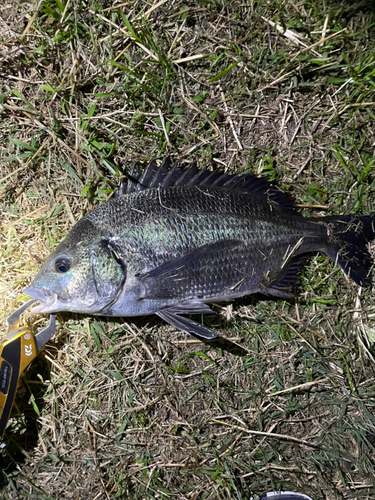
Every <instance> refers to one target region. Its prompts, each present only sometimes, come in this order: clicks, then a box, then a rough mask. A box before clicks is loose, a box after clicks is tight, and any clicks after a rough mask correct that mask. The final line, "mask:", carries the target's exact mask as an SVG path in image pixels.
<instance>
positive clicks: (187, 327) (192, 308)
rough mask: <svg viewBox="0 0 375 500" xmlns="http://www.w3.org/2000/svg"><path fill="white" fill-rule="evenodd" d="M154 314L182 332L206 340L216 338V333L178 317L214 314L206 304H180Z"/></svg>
mask: <svg viewBox="0 0 375 500" xmlns="http://www.w3.org/2000/svg"><path fill="white" fill-rule="evenodd" d="M156 314H157V315H158V316H160V317H161V318H162V319H164V321H166V322H167V323H169V324H170V325H172V326H174V327H175V328H178V329H179V330H181V331H182V332H185V333H188V334H190V335H195V336H196V337H200V338H203V339H208V340H210V339H214V338H216V337H217V335H216V333H215V332H214V331H213V330H211V329H210V328H207V327H206V326H204V325H201V324H199V323H197V322H196V321H193V320H192V319H189V318H185V317H184V316H180V314H214V313H213V311H211V309H210V308H209V306H208V305H207V304H203V303H195V302H191V303H189V302H188V303H186V304H184V303H181V304H177V305H176V306H174V307H169V308H167V309H162V310H161V311H158V312H157V313H156Z"/></svg>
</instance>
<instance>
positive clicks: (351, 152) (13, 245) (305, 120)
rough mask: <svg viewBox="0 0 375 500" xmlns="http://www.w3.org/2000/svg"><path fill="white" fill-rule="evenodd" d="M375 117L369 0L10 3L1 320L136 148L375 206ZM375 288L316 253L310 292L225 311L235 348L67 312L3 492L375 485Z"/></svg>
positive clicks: (4, 51) (345, 207)
mask: <svg viewBox="0 0 375 500" xmlns="http://www.w3.org/2000/svg"><path fill="white" fill-rule="evenodd" d="M374 113H375V12H374V3H373V2H371V1H370V2H366V1H364V2H363V1H362V2H355V1H351V2H349V1H348V2H344V1H334V0H310V1H307V0H296V1H292V0H282V1H281V0H268V1H266V0H259V1H254V0H250V1H249V2H240V1H231V2H229V1H227V0H217V1H216V0H200V1H197V2H192V1H189V0H187V1H182V0H176V1H165V0H161V1H159V2H154V3H153V2H151V1H149V2H148V1H147V2H145V1H138V0H135V1H128V2H110V1H103V0H85V1H81V2H78V0H45V1H38V2H36V1H22V2H18V1H16V0H7V1H3V2H1V5H0V217H1V226H0V304H1V310H0V326H1V333H5V328H6V322H5V318H6V317H7V316H8V314H10V313H11V312H12V311H13V310H14V309H15V308H17V307H18V306H19V301H20V300H23V298H24V295H23V290H24V288H25V287H26V286H27V285H28V284H29V283H30V281H31V280H32V278H33V277H34V276H35V274H36V273H37V271H38V269H39V268H40V266H41V264H42V262H43V260H44V259H45V257H46V256H47V255H48V254H49V252H50V251H51V250H52V249H53V248H54V247H55V246H56V245H57V244H58V243H59V242H60V241H61V240H62V239H63V237H64V236H65V235H66V234H67V233H68V232H69V230H70V228H71V227H72V225H73V224H74V223H75V222H76V221H77V220H78V219H80V217H82V215H83V214H85V213H87V212H88V211H89V210H91V209H92V208H93V207H95V206H96V205H98V204H100V203H103V202H104V201H106V200H107V199H108V198H109V197H110V196H111V195H112V193H113V191H114V190H115V189H116V187H117V186H118V184H119V178H120V177H121V176H122V175H124V174H126V172H128V171H129V170H130V168H131V166H132V164H133V163H134V162H139V164H140V167H139V168H140V169H142V165H144V164H145V162H147V161H149V160H150V159H151V158H153V157H159V158H162V157H164V156H166V155H171V156H172V158H174V159H183V160H184V161H186V162H191V161H194V160H196V161H198V162H199V164H200V165H202V166H206V167H210V168H211V167H213V168H215V169H216V168H218V169H222V170H226V171H228V172H248V173H255V174H257V175H261V176H264V177H266V178H267V179H269V180H272V181H274V182H275V183H277V185H278V186H280V187H282V188H284V189H285V190H287V191H289V192H290V193H291V194H292V195H293V197H294V198H295V199H296V201H297V203H298V204H300V205H301V209H302V210H303V214H304V215H315V216H318V215H323V214H343V213H352V212H358V211H359V212H363V213H368V212H371V211H375V201H374V195H375V180H374V179H375V175H374V174H375V157H374V151H375V116H374ZM372 252H373V253H374V247H373V248H372ZM373 299H374V285H372V286H370V287H368V288H366V289H365V288H363V289H361V288H358V287H357V286H355V285H354V283H353V282H351V281H349V280H348V279H347V278H346V277H345V276H344V275H343V273H342V272H341V270H340V269H339V268H338V267H337V266H335V265H334V263H332V262H331V261H329V260H328V259H327V258H326V257H325V256H324V255H322V254H318V255H315V256H313V258H312V259H311V260H310V261H309V263H308V265H307V266H306V269H305V271H304V272H303V275H302V278H301V285H300V287H299V290H298V297H297V299H296V300H295V301H284V300H281V299H272V298H270V297H268V298H265V297H261V296H254V297H248V298H246V299H242V300H239V301H236V302H234V303H233V304H230V305H228V306H220V307H219V306H216V307H215V310H216V312H217V313H218V314H217V315H216V316H214V317H212V318H209V319H207V320H205V321H206V324H208V325H210V327H212V328H214V329H215V330H216V331H217V332H218V333H219V334H220V335H221V336H222V337H226V338H228V339H230V340H231V341H233V342H235V343H236V344H238V345H239V346H240V348H239V349H238V350H237V351H236V350H235V351H232V350H228V349H226V344H225V343H223V344H220V343H218V344H215V345H209V344H204V343H201V342H199V341H197V340H194V339H192V338H187V337H186V336H185V335H184V334H182V333H181V332H178V331H176V330H175V329H174V328H172V327H171V326H169V325H167V324H165V323H163V322H162V321H161V320H160V319H158V318H156V317H151V316H150V317H146V318H123V319H118V320H116V321H113V320H106V319H105V318H103V319H98V318H95V317H87V316H80V315H73V314H61V315H58V316H57V319H58V327H57V331H56V335H55V336H54V338H53V339H52V340H51V342H50V343H49V344H48V345H47V346H46V347H45V349H44V350H43V352H42V353H41V354H40V355H39V357H38V358H37V360H36V361H35V362H34V363H33V364H32V365H31V367H30V368H29V369H28V370H27V371H26V373H25V374H24V376H23V378H22V381H21V384H20V388H19V391H18V395H17V398H16V406H15V409H14V411H13V415H12V418H11V420H10V424H9V427H8V429H7V432H6V435H5V438H4V446H3V448H2V450H1V455H0V467H1V472H0V488H1V490H0V497H1V499H5V500H8V499H18V498H32V499H41V500H42V499H43V500H47V499H56V500H63V499H64V500H65V499H72V500H85V499H90V500H94V499H95V500H98V499H116V498H120V499H153V498H155V499H156V498H158V499H159V498H163V499H164V498H173V499H178V500H182V499H188V500H209V499H210V500H213V499H238V500H240V499H241V500H245V499H246V500H248V499H250V498H251V497H253V498H254V499H256V498H257V495H261V494H263V493H265V492H267V491H272V490H279V489H283V490H292V491H300V492H302V493H305V494H308V495H310V496H311V497H312V498H313V499H314V500H320V499H328V500H336V499H373V498H375V448H374V447H375V379H374V375H375V365H374V357H375V350H374V341H375V305H374V300H373ZM29 320H30V321H31V322H32V324H33V328H35V331H38V330H39V329H41V328H42V326H43V325H44V324H45V323H46V320H47V318H45V317H42V316H37V317H32V318H31V317H30V319H29Z"/></svg>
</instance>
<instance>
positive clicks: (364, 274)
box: [319, 212, 375, 286]
mask: <svg viewBox="0 0 375 500" xmlns="http://www.w3.org/2000/svg"><path fill="white" fill-rule="evenodd" d="M319 221H320V222H322V223H323V224H325V225H326V226H327V233H328V242H329V245H328V246H327V248H325V249H324V250H323V251H324V253H325V254H326V255H328V257H330V258H331V259H332V260H333V261H335V262H336V263H337V264H338V265H339V266H340V267H341V269H342V270H343V271H344V272H345V274H347V276H349V277H350V278H351V279H352V280H353V281H355V283H357V285H360V286H368V285H369V284H370V281H371V278H370V270H371V266H372V259H371V255H370V252H369V248H368V243H369V242H370V241H371V240H373V239H374V238H375V212H373V213H372V214H370V215H357V214H352V215H333V216H328V217H322V218H321V219H319Z"/></svg>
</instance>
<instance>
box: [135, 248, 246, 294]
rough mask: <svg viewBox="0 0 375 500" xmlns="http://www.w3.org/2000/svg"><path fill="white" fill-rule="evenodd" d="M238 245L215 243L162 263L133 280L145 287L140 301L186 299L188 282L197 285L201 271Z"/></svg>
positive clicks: (190, 284) (188, 288)
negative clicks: (142, 299)
mask: <svg viewBox="0 0 375 500" xmlns="http://www.w3.org/2000/svg"><path fill="white" fill-rule="evenodd" d="M241 244H242V243H241V242H240V241H237V240H225V241H217V242H215V243H209V244H208V245H203V246H201V247H199V248H196V249H195V250H193V251H191V252H189V253H187V254H184V255H181V256H180V257H177V258H176V259H173V260H171V261H169V262H165V263H164V264H162V265H161V266H159V267H156V268H155V269H152V270H151V271H149V272H147V273H145V274H142V275H139V276H137V277H138V279H140V280H141V281H142V282H143V284H144V287H145V295H144V296H143V297H142V298H144V299H174V298H178V297H184V296H186V292H189V291H190V290H191V287H192V281H194V280H195V281H194V282H198V281H199V276H200V273H201V271H202V270H203V269H204V268H205V267H206V266H207V262H210V261H212V260H213V259H214V258H215V257H217V256H218V255H219V254H225V253H228V254H229V253H230V251H231V250H233V249H234V248H237V247H239V246H240V245H241Z"/></svg>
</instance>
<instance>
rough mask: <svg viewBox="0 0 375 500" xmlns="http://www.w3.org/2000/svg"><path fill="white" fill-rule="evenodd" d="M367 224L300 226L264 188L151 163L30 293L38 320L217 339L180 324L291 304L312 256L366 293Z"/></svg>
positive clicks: (73, 238)
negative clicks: (225, 309)
mask: <svg viewBox="0 0 375 500" xmlns="http://www.w3.org/2000/svg"><path fill="white" fill-rule="evenodd" d="M374 223H375V216H374V214H372V215H368V216H357V215H349V216H333V217H323V218H320V219H309V218H305V217H302V216H301V215H300V214H299V213H298V211H297V210H296V209H295V207H294V205H293V203H292V202H291V201H290V200H289V199H288V198H287V196H286V195H285V194H284V193H282V192H280V191H279V190H278V189H277V188H275V187H274V186H271V185H270V184H268V183H266V182H265V181H264V180H263V179H259V178H256V177H252V176H230V175H225V174H220V173H216V172H209V171H207V170H203V171H199V170H198V169H197V168H196V166H195V165H193V166H191V167H190V168H188V169H178V168H176V167H173V168H172V167H171V166H170V164H169V161H168V160H166V161H164V163H163V164H162V165H160V166H158V165H157V164H156V163H155V162H151V163H150V164H149V166H148V168H147V169H146V171H145V173H144V174H143V175H142V176H139V177H136V178H135V179H133V181H132V180H129V181H128V183H127V184H126V185H124V186H122V188H121V189H120V193H119V195H118V196H116V197H115V198H112V199H111V200H109V201H108V202H106V203H104V204H103V205H101V206H99V207H98V208H96V209H95V210H93V211H92V212H90V213H88V214H87V215H85V216H84V217H83V218H82V219H81V220H80V221H79V222H78V223H77V224H76V225H75V226H74V227H73V229H72V230H71V232H70V233H69V234H68V236H67V238H66V239H65V240H64V241H63V242H62V243H60V245H59V246H58V247H57V248H56V249H55V251H54V252H53V253H52V254H51V255H50V256H49V257H48V258H47V260H46V262H45V263H44V265H43V267H42V269H41V270H40V272H39V273H38V275H37V276H36V278H35V279H34V281H33V283H32V285H31V287H29V288H28V289H27V290H26V293H27V294H29V295H30V296H32V297H33V298H37V299H39V300H40V305H39V306H37V307H36V308H34V312H43V313H47V312H48V313H51V312H58V311H72V312H79V313H87V314H94V315H102V316H137V315H148V314H154V313H156V314H158V315H159V316H161V317H162V318H164V319H165V320H166V321H168V322H169V323H171V324H173V325H174V326H176V327H177V328H179V329H180V330H182V331H185V332H187V333H192V334H195V335H198V336H200V337H204V338H213V337H215V333H214V332H212V330H210V329H208V328H207V327H205V326H204V325H200V324H198V323H196V322H194V321H193V320H191V319H189V318H186V317H185V316H182V315H184V314H186V315H192V314H205V313H210V312H211V310H210V308H209V307H208V305H207V304H208V303H212V302H220V301H228V300H232V299H235V298H238V297H241V296H244V295H247V294H252V293H256V292H261V293H264V294H270V295H276V296H280V297H290V296H291V290H292V289H293V287H294V286H295V285H296V283H297V281H298V274H299V272H300V271H301V269H302V267H303V265H304V263H305V261H306V258H307V257H308V256H309V254H311V252H316V251H322V252H325V253H326V254H327V255H328V256H329V257H331V258H332V259H334V260H335V261H336V262H337V263H338V264H339V265H340V266H341V267H342V268H343V269H344V271H345V272H346V273H347V274H349V275H350V276H351V277H352V278H353V279H354V281H356V282H357V283H358V284H366V283H367V282H368V279H369V278H368V271H369V268H370V266H371V259H370V255H369V253H368V251H367V249H366V244H367V242H368V241H370V240H371V239H372V238H373V237H374V234H375V231H374Z"/></svg>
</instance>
